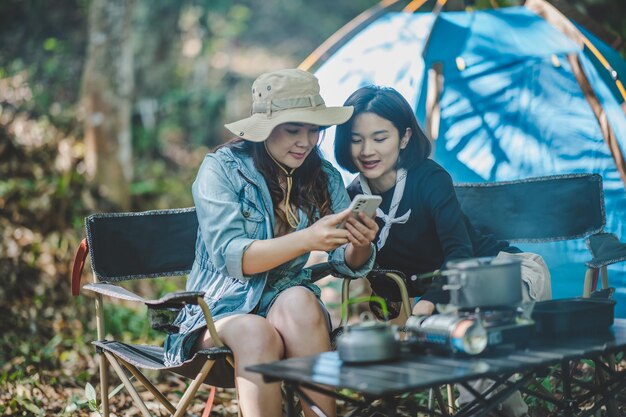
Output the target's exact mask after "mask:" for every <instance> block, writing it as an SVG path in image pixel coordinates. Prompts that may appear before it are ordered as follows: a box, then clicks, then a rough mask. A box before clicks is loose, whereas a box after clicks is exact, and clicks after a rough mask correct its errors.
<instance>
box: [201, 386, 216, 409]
mask: <svg viewBox="0 0 626 417" xmlns="http://www.w3.org/2000/svg"><path fill="white" fill-rule="evenodd" d="M214 399H215V387H214V386H213V385H211V392H210V393H209V398H207V400H206V405H205V406H204V412H203V413H202V417H209V416H210V415H211V409H212V408H213V400H214Z"/></svg>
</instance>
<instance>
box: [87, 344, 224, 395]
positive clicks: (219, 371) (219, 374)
mask: <svg viewBox="0 0 626 417" xmlns="http://www.w3.org/2000/svg"><path fill="white" fill-rule="evenodd" d="M93 344H94V345H95V346H97V347H98V348H99V349H102V350H106V351H107V352H111V353H112V354H113V355H115V356H116V357H118V358H121V359H122V360H124V361H126V362H128V363H130V364H131V365H134V366H136V367H138V368H143V369H152V370H155V371H170V372H174V373H176V374H178V375H182V376H184V377H186V378H189V379H194V378H195V377H196V376H197V375H198V369H199V368H200V366H202V364H203V363H204V362H205V361H206V360H207V359H209V360H216V361H218V362H216V364H215V366H214V369H213V370H212V372H211V374H209V376H208V377H207V378H206V379H205V381H204V382H205V383H207V384H209V385H217V386H220V387H222V388H234V387H235V378H234V369H233V368H232V367H231V366H230V365H228V363H227V362H226V360H225V359H226V358H227V357H228V356H232V351H231V350H230V348H228V347H226V346H221V347H212V348H210V349H203V350H200V351H198V352H196V353H195V354H194V355H193V357H191V358H190V359H188V360H187V361H185V362H183V364H182V365H179V366H166V365H165V364H164V363H163V348H162V347H160V346H151V345H138V344H131V343H122V342H117V341H114V340H99V341H95V342H93ZM220 359H223V360H220ZM218 381H219V382H218Z"/></svg>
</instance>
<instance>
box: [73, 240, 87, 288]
mask: <svg viewBox="0 0 626 417" xmlns="http://www.w3.org/2000/svg"><path fill="white" fill-rule="evenodd" d="M88 253H89V244H88V243H87V239H83V240H82V241H81V242H80V245H78V249H77V250H76V256H74V265H73V267H72V295H73V296H77V295H79V294H80V278H81V275H82V274H83V268H84V267H85V260H86V259H87V254H88Z"/></svg>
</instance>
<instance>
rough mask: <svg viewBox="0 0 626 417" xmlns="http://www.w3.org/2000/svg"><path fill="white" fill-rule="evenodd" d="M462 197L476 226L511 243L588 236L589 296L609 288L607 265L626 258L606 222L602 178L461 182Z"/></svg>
mask: <svg viewBox="0 0 626 417" xmlns="http://www.w3.org/2000/svg"><path fill="white" fill-rule="evenodd" d="M455 190H456V194H457V198H458V200H459V202H460V203H461V208H462V210H463V212H464V213H465V214H466V215H467V216H468V217H469V219H470V221H471V222H472V224H473V225H474V226H475V227H476V228H477V229H478V230H480V231H481V232H483V233H485V234H492V235H494V237H495V238H496V239H500V240H507V241H509V242H531V243H539V242H556V241H564V240H572V239H579V238H586V242H587V247H588V248H589V251H590V252H591V256H592V258H591V260H589V261H587V262H586V263H585V264H586V266H587V271H586V274H585V279H584V287H583V297H589V296H590V294H591V293H592V292H593V291H595V290H596V287H597V280H598V275H599V272H600V271H601V273H602V289H603V290H607V289H608V288H609V281H608V273H607V266H608V265H611V264H613V263H617V262H622V261H624V260H626V244H623V243H621V242H620V241H619V239H618V237H617V236H615V235H614V234H611V233H604V232H603V228H604V225H605V223H606V218H605V210H604V193H603V191H602V177H601V176H600V175H598V174H565V175H552V176H544V177H536V178H528V179H522V180H516V181H501V182H485V183H471V184H470V183H466V184H456V185H455Z"/></svg>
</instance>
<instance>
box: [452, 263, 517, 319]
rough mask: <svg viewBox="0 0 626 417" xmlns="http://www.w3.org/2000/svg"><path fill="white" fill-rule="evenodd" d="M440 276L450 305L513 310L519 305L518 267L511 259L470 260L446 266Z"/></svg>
mask: <svg viewBox="0 0 626 417" xmlns="http://www.w3.org/2000/svg"><path fill="white" fill-rule="evenodd" d="M446 268H447V269H446V270H445V271H442V272H441V274H442V275H444V276H445V277H446V281H447V284H445V285H443V286H442V289H444V290H449V291H450V304H452V305H454V306H457V307H459V308H473V307H501V306H509V307H511V306H515V305H518V304H520V303H521V302H522V264H521V262H520V261H518V260H513V259H496V258H493V257H485V258H470V259H463V260H458V261H450V262H447V263H446Z"/></svg>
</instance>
